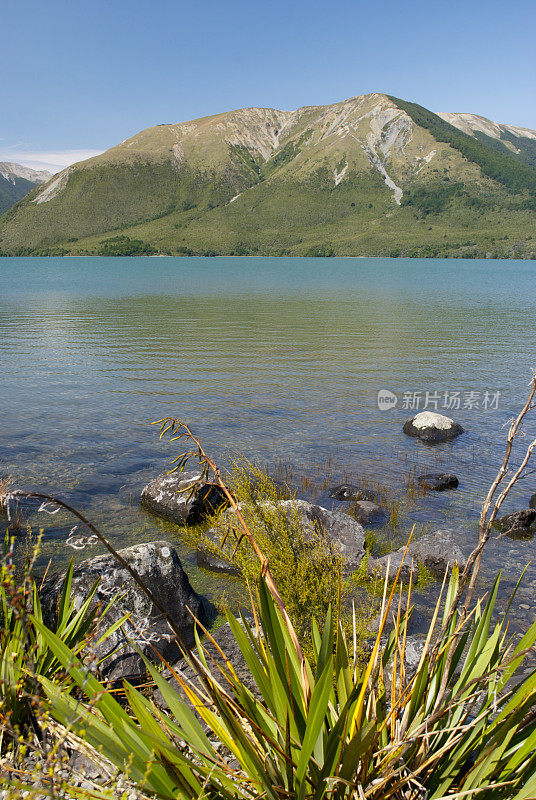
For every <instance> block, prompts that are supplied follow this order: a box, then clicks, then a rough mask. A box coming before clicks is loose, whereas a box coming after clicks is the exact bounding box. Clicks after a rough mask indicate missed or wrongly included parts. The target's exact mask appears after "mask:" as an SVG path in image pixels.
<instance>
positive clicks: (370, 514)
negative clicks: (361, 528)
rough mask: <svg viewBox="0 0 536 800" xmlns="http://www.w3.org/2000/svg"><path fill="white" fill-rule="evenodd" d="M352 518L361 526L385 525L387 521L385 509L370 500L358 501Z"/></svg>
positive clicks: (353, 509)
mask: <svg viewBox="0 0 536 800" xmlns="http://www.w3.org/2000/svg"><path fill="white" fill-rule="evenodd" d="M352 516H353V518H354V519H356V520H357V521H358V522H360V523H361V525H384V524H385V522H386V520H387V514H386V513H385V511H384V509H383V508H381V506H379V505H378V504H377V503H371V502H370V500H357V501H356V502H355V504H354V505H353V506H352Z"/></svg>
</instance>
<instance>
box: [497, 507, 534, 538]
mask: <svg viewBox="0 0 536 800" xmlns="http://www.w3.org/2000/svg"><path fill="white" fill-rule="evenodd" d="M495 527H496V528H498V530H500V531H501V533H503V534H504V535H505V536H509V537H510V538H511V539H532V537H533V536H534V534H535V533H536V509H534V508H524V509H522V510H521V511H514V513H513V514H507V515H506V516H504V517H501V518H500V519H497V520H495Z"/></svg>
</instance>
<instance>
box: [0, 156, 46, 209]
mask: <svg viewBox="0 0 536 800" xmlns="http://www.w3.org/2000/svg"><path fill="white" fill-rule="evenodd" d="M51 177H52V174H51V173H50V172H46V171H45V170H43V171H37V170H35V169H30V168H29V167H23V166H22V164H13V163H11V162H9V161H0V214H3V213H4V211H7V210H8V208H11V206H13V205H15V203H17V202H18V201H19V200H22V198H23V197H24V196H25V195H27V194H28V192H29V191H31V190H32V189H33V188H35V187H36V186H38V185H39V184H41V183H45V181H48V180H49V179H50V178H51Z"/></svg>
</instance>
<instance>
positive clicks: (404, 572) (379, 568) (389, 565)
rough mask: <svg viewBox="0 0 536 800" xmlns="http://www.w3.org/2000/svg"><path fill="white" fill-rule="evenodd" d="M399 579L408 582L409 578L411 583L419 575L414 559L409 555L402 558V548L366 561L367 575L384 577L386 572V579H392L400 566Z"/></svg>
mask: <svg viewBox="0 0 536 800" xmlns="http://www.w3.org/2000/svg"><path fill="white" fill-rule="evenodd" d="M401 565H402V567H401V569H400V580H401V581H402V583H405V584H408V583H409V581H410V578H411V579H412V581H413V583H415V581H416V580H417V578H418V576H419V567H418V564H417V562H416V561H415V559H412V558H411V556H406V558H405V559H404V550H403V549H402V550H395V552H394V553H390V554H389V555H388V556H381V557H380V558H369V560H368V561H367V574H368V576H369V577H381V578H385V573H386V572H387V579H388V580H390V581H394V580H395V578H396V576H397V573H398V570H399V568H400V566H401Z"/></svg>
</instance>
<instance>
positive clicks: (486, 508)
mask: <svg viewBox="0 0 536 800" xmlns="http://www.w3.org/2000/svg"><path fill="white" fill-rule="evenodd" d="M529 386H530V390H529V394H528V397H527V400H526V402H525V404H524V406H523V408H522V409H521V411H520V412H519V414H518V415H517V417H515V419H513V420H512V421H511V423H510V428H509V429H508V436H507V438H506V448H505V452H504V457H503V460H502V464H501V466H500V468H499V471H498V472H497V475H496V476H495V478H494V480H493V482H492V484H491V486H490V488H489V491H488V494H487V496H486V499H485V500H484V503H483V504H482V510H481V513H480V519H479V523H478V544H477V546H476V547H475V548H474V550H473V551H472V553H471V554H470V556H469V558H468V559H467V563H466V565H465V569H464V570H463V572H462V574H461V577H460V582H459V586H458V591H457V592H456V596H455V598H454V601H453V603H452V606H451V608H450V610H449V613H448V615H447V619H446V620H445V623H444V625H443V631H446V630H448V628H449V625H450V623H451V621H452V618H453V617H454V615H455V614H456V612H457V610H458V608H459V606H460V602H461V600H462V597H463V595H464V593H465V592H466V594H465V599H464V603H463V606H462V608H461V611H460V614H461V618H462V620H463V619H465V617H466V616H467V613H468V609H469V606H470V603H471V600H472V597H473V594H474V589H475V585H476V580H477V577H478V573H479V571H480V564H481V560H482V551H483V550H484V548H485V546H486V544H487V542H488V541H489V538H490V536H491V530H492V528H493V524H494V522H495V519H496V518H497V514H498V513H499V511H500V508H501V506H502V504H503V502H504V500H505V499H506V497H507V496H508V494H509V493H510V491H511V490H512V489H513V487H514V486H515V484H516V483H517V481H518V480H520V479H521V478H522V477H524V475H523V473H524V470H525V468H526V466H527V464H528V462H529V460H530V458H531V456H532V453H533V451H534V450H535V449H536V439H534V440H533V441H532V442H531V443H530V444H529V446H528V447H527V450H526V452H525V455H524V457H523V459H522V460H521V463H520V464H519V466H518V467H517V469H516V470H515V471H514V473H513V474H512V477H511V478H510V480H509V481H508V483H507V484H506V485H505V486H504V488H503V489H502V491H501V492H500V494H499V495H498V496H497V497H496V494H497V491H498V489H499V487H500V486H501V484H502V482H503V480H504V478H505V476H506V475H507V474H508V468H509V464H510V457H511V455H512V448H513V445H514V440H515V438H516V436H517V435H518V434H519V433H520V428H521V425H522V423H523V420H524V419H525V417H526V415H527V414H528V412H529V411H530V410H532V409H533V408H534V406H535V403H534V397H535V395H536V372H534V371H533V375H532V378H531V381H530V383H529ZM494 498H495V499H494ZM490 510H491V512H490ZM466 590H467V591H466ZM458 639H459V634H456V635H454V636H453V638H452V642H451V644H450V647H449V651H448V654H447V658H446V668H445V670H444V673H443V679H442V682H441V686H440V688H439V692H438V696H437V699H436V703H435V708H438V707H439V704H440V703H441V701H442V699H443V697H444V694H445V691H446V688H447V683H448V675H449V671H450V664H451V662H452V658H453V656H454V652H455V650H456V647H457V644H458ZM437 655H438V652H437V646H436V648H434V651H433V656H434V657H435V658H437Z"/></svg>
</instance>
